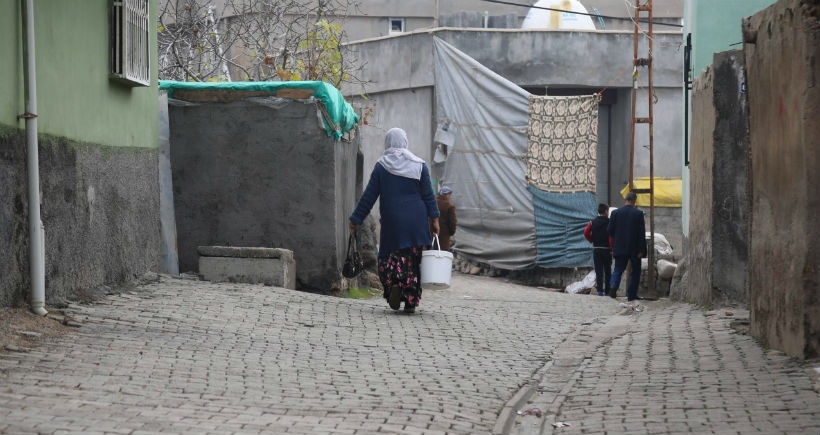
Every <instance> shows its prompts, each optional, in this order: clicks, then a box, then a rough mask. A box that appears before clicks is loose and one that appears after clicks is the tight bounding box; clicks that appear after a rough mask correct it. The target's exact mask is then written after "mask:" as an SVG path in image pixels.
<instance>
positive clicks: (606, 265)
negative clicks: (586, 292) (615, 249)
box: [592, 248, 612, 295]
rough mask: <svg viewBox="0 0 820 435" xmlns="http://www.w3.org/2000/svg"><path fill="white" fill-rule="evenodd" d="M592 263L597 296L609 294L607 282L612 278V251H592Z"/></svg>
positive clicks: (599, 249) (596, 249) (605, 249)
mask: <svg viewBox="0 0 820 435" xmlns="http://www.w3.org/2000/svg"><path fill="white" fill-rule="evenodd" d="M592 261H593V264H594V265H595V289H596V290H598V294H599V295H608V294H609V280H610V277H611V276H612V251H610V250H609V249H607V248H603V249H601V248H595V249H593V250H592Z"/></svg>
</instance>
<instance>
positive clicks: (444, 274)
mask: <svg viewBox="0 0 820 435" xmlns="http://www.w3.org/2000/svg"><path fill="white" fill-rule="evenodd" d="M437 244H438V249H430V250H427V251H422V253H421V288H423V289H431V290H443V289H446V288H449V287H450V277H451V276H452V274H453V254H452V253H450V252H447V251H442V250H441V245H440V244H439V242H438V234H436V235H435V237H433V243H432V246H431V248H435V246H436V245H437Z"/></svg>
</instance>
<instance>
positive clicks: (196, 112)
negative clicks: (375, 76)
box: [169, 101, 358, 292]
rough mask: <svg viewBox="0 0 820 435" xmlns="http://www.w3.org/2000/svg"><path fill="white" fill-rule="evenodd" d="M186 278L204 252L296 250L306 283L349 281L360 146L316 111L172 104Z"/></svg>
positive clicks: (321, 285)
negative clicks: (331, 130)
mask: <svg viewBox="0 0 820 435" xmlns="http://www.w3.org/2000/svg"><path fill="white" fill-rule="evenodd" d="M169 116H170V131H171V134H170V138H171V167H172V173H173V183H174V208H175V211H176V223H177V234H178V248H179V262H180V271H182V272H185V271H195V270H197V262H198V261H197V260H198V257H197V252H196V248H197V246H202V245H224V246H240V247H269V248H284V249H289V250H292V251H293V253H294V258H295V260H296V276H297V286H298V288H300V289H303V290H313V291H320V292H327V291H329V290H330V289H331V286H332V284H333V282H334V281H336V280H338V279H339V277H340V273H339V271H340V270H341V265H342V263H343V261H344V254H345V252H344V250H345V248H346V244H347V231H348V230H347V216H348V214H349V213H350V211H351V210H352V209H353V206H354V203H353V198H354V194H355V182H356V173H355V170H356V152H357V149H358V144H357V143H355V142H354V143H350V142H345V141H339V142H336V141H334V140H332V139H331V138H329V137H328V136H327V134H326V133H325V131H324V129H323V128H322V127H321V124H319V121H318V118H317V109H316V106H315V105H313V104H305V103H302V102H299V101H291V102H289V103H287V104H285V105H284V106H282V107H280V108H273V107H269V106H266V105H261V104H256V103H251V102H235V103H221V104H217V103H213V104H197V105H188V104H174V103H173V102H172V103H171V104H170V107H169Z"/></svg>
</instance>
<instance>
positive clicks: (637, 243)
mask: <svg viewBox="0 0 820 435" xmlns="http://www.w3.org/2000/svg"><path fill="white" fill-rule="evenodd" d="M608 231H609V235H610V236H612V239H613V242H614V243H613V246H612V255H614V256H616V257H617V256H622V255H628V256H632V255H637V254H639V253H640V254H641V255H643V257H644V258H646V224H645V223H644V218H643V212H642V211H640V210H638V209H637V208H635V207H634V206H631V205H629V204H627V205H625V206H623V207H621V208H619V209H617V210H615V211H613V212H612V214H611V215H610V216H609V228H608Z"/></svg>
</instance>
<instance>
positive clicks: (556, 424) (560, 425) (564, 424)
mask: <svg viewBox="0 0 820 435" xmlns="http://www.w3.org/2000/svg"><path fill="white" fill-rule="evenodd" d="M570 426H572V425H571V424H569V423H567V422H565V421H556V422H555V423H553V424H552V427H570Z"/></svg>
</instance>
